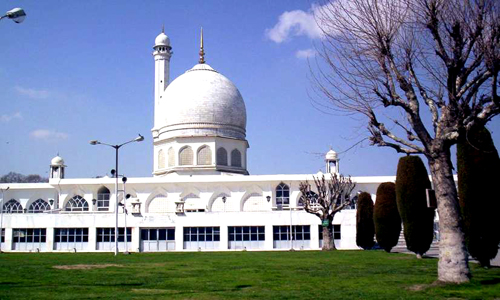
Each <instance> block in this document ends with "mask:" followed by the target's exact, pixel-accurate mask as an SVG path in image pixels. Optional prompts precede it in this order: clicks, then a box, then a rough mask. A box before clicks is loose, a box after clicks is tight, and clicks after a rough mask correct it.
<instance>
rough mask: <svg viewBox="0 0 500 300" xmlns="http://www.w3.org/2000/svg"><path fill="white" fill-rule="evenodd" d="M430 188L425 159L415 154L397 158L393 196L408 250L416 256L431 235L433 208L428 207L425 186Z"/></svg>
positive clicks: (425, 249)
mask: <svg viewBox="0 0 500 300" xmlns="http://www.w3.org/2000/svg"><path fill="white" fill-rule="evenodd" d="M430 188H431V183H430V181H429V176H428V174H427V169H426V168H425V166H424V163H423V162H422V160H421V159H420V157H418V156H406V157H402V158H400V159H399V163H398V171H397V175H396V200H397V203H398V211H399V215H400V216H401V219H402V220H403V229H404V236H405V241H406V247H407V248H408V250H410V251H412V252H415V253H416V254H417V256H421V255H423V254H424V253H425V252H427V250H429V248H430V246H431V243H432V239H433V237H434V209H432V208H428V207H427V198H426V193H425V190H426V189H430Z"/></svg>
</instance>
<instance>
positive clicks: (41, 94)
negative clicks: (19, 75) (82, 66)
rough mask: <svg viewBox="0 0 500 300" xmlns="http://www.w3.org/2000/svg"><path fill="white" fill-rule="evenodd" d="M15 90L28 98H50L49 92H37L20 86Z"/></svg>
mask: <svg viewBox="0 0 500 300" xmlns="http://www.w3.org/2000/svg"><path fill="white" fill-rule="evenodd" d="M14 89H15V90H16V91H17V92H18V93H19V94H21V95H24V96H28V97H30V98H33V99H45V98H48V97H49V94H50V93H49V91H47V90H36V89H30V88H23V87H20V86H15V87H14Z"/></svg>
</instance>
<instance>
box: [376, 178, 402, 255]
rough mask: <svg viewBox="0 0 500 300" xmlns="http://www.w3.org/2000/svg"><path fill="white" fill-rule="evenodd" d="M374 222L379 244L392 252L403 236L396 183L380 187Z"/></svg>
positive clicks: (386, 183) (382, 184)
mask: <svg viewBox="0 0 500 300" xmlns="http://www.w3.org/2000/svg"><path fill="white" fill-rule="evenodd" d="M373 222H374V224H375V236H376V238H377V243H378V244H379V246H380V247H382V249H384V250H385V251H387V252H391V249H392V248H393V247H394V246H396V245H397V244H398V241H399V235H400V234H401V217H400V216H399V212H398V204H397V202H396V184H394V182H384V183H381V184H380V185H379V186H378V188H377V200H376V201H375V206H374V208H373Z"/></svg>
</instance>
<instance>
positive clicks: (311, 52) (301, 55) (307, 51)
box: [295, 49, 316, 59]
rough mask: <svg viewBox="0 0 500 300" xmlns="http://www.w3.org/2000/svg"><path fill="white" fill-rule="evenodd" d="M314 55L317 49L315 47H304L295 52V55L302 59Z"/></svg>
mask: <svg viewBox="0 0 500 300" xmlns="http://www.w3.org/2000/svg"><path fill="white" fill-rule="evenodd" d="M314 55H316V51H315V50H314V49H304V50H298V51H297V52H295V57H297V58H301V59H307V58H309V57H313V56H314Z"/></svg>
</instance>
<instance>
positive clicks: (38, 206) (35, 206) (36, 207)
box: [28, 199, 50, 213]
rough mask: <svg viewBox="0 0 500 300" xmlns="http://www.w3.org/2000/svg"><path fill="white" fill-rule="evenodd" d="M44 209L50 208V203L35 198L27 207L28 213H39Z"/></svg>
mask: <svg viewBox="0 0 500 300" xmlns="http://www.w3.org/2000/svg"><path fill="white" fill-rule="evenodd" d="M45 210H50V205H49V204H48V203H47V201H45V200H43V199H38V200H36V201H35V202H33V203H31V205H30V207H29V208H28V212H29V213H41V212H44V211H45Z"/></svg>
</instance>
